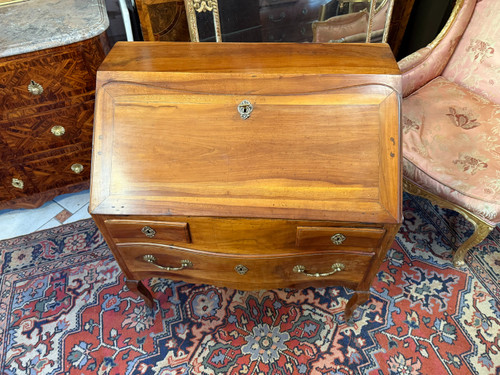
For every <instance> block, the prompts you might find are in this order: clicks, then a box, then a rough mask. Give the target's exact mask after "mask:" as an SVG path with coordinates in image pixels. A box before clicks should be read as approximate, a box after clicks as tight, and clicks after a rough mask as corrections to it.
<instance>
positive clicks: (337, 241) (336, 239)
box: [330, 233, 345, 245]
mask: <svg viewBox="0 0 500 375" xmlns="http://www.w3.org/2000/svg"><path fill="white" fill-rule="evenodd" d="M330 240H331V241H332V243H333V244H335V245H340V244H342V242H344V241H345V236H344V235H343V234H342V233H337V234H334V235H333V236H332V237H330Z"/></svg>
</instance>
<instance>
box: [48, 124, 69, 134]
mask: <svg viewBox="0 0 500 375" xmlns="http://www.w3.org/2000/svg"><path fill="white" fill-rule="evenodd" d="M50 132H51V133H52V134H54V135H55V136H56V137H60V136H61V135H63V134H64V133H65V132H66V129H64V126H61V125H55V126H53V127H52V129H50Z"/></svg>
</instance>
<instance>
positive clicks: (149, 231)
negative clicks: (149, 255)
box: [141, 225, 156, 238]
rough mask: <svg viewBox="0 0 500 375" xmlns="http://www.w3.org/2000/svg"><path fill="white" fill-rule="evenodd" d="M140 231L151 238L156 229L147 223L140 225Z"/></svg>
mask: <svg viewBox="0 0 500 375" xmlns="http://www.w3.org/2000/svg"><path fill="white" fill-rule="evenodd" d="M141 232H142V233H144V234H145V235H146V237H149V238H153V237H154V236H155V234H156V231H155V230H154V229H153V228H151V227H150V226H148V225H146V226H144V227H142V229H141Z"/></svg>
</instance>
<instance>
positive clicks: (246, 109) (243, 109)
mask: <svg viewBox="0 0 500 375" xmlns="http://www.w3.org/2000/svg"><path fill="white" fill-rule="evenodd" d="M252 111H253V106H252V103H250V102H249V101H248V100H243V101H242V102H241V103H240V104H239V105H238V112H239V114H240V116H241V118H242V119H243V120H246V119H247V118H249V117H250V113H252Z"/></svg>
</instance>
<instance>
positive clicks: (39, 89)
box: [28, 80, 43, 95]
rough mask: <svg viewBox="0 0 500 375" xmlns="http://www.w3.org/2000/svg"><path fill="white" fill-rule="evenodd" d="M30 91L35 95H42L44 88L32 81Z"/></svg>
mask: <svg viewBox="0 0 500 375" xmlns="http://www.w3.org/2000/svg"><path fill="white" fill-rule="evenodd" d="M28 91H29V92H30V93H31V94H33V95H42V92H43V87H42V85H40V84H39V83H36V82H35V81H33V80H31V81H30V84H29V85H28Z"/></svg>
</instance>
